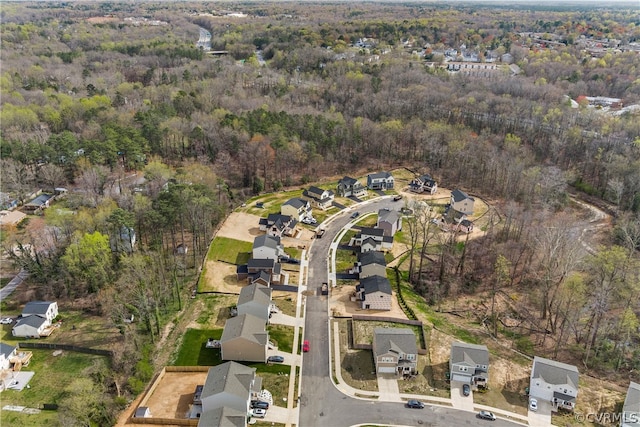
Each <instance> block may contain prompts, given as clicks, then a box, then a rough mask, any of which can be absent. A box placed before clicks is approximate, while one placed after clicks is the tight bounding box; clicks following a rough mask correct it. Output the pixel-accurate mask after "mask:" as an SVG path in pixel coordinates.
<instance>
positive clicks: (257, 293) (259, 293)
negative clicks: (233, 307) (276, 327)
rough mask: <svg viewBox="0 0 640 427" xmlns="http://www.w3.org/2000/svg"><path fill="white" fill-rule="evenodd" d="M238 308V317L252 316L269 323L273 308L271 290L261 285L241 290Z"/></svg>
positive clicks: (256, 284)
mask: <svg viewBox="0 0 640 427" xmlns="http://www.w3.org/2000/svg"><path fill="white" fill-rule="evenodd" d="M237 307H238V315H243V314H251V315H253V316H256V317H259V318H260V319H263V320H264V321H265V322H268V321H269V314H270V308H271V288H269V287H267V286H265V285H263V284H260V283H252V284H251V285H249V286H245V287H244V288H242V289H241V290H240V295H239V296H238V304H237Z"/></svg>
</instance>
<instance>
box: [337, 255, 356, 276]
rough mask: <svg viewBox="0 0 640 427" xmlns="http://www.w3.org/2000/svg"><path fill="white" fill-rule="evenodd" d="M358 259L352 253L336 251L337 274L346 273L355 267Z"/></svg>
mask: <svg viewBox="0 0 640 427" xmlns="http://www.w3.org/2000/svg"><path fill="white" fill-rule="evenodd" d="M357 260H358V257H357V256H356V255H354V254H353V252H352V251H347V250H342V249H338V250H337V251H336V273H344V272H345V271H346V270H348V269H350V268H352V267H353V265H354V263H355V262H356V261H357Z"/></svg>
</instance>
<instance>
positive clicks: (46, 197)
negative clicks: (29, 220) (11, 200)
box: [22, 194, 53, 212]
mask: <svg viewBox="0 0 640 427" xmlns="http://www.w3.org/2000/svg"><path fill="white" fill-rule="evenodd" d="M52 201H53V196H52V195H51V194H40V195H39V196H38V197H36V198H35V199H33V200H32V201H30V202H29V203H25V205H24V206H23V207H22V209H24V210H25V211H28V212H36V211H39V210H42V209H46V208H48V207H49V204H50V203H51V202H52Z"/></svg>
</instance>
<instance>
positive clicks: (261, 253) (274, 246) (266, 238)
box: [252, 234, 286, 261]
mask: <svg viewBox="0 0 640 427" xmlns="http://www.w3.org/2000/svg"><path fill="white" fill-rule="evenodd" d="M284 255H286V252H285V251H284V246H282V244H281V243H280V237H278V236H270V235H268V234H262V235H260V236H257V237H256V238H255V239H253V252H252V257H253V258H256V259H272V260H274V261H278V260H279V259H280V257H281V256H284Z"/></svg>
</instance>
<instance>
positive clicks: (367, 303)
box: [356, 276, 392, 310]
mask: <svg viewBox="0 0 640 427" xmlns="http://www.w3.org/2000/svg"><path fill="white" fill-rule="evenodd" d="M391 296H392V291H391V283H390V282H389V279H387V278H386V277H383V276H369V277H366V278H364V279H362V280H361V281H360V283H359V284H358V285H357V286H356V299H357V300H358V301H360V306H361V307H362V309H364V310H391V304H392V302H391Z"/></svg>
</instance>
